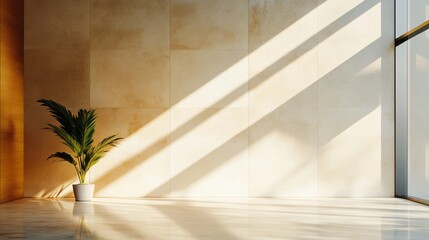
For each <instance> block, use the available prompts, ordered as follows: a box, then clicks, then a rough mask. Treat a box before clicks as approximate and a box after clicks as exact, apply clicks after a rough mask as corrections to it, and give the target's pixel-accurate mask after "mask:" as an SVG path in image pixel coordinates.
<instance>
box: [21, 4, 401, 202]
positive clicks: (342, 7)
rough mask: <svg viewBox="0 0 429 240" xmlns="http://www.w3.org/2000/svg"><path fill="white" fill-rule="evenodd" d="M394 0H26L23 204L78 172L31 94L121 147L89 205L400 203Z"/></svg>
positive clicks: (102, 167) (106, 162)
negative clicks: (62, 156) (80, 112)
mask: <svg viewBox="0 0 429 240" xmlns="http://www.w3.org/2000/svg"><path fill="white" fill-rule="evenodd" d="M392 44H393V4H392V2H391V1H390V0H352V1H342V0H122V1H116V0H55V1H53V0H25V90H26V102H25V103H26V110H25V111H26V112H25V113H26V120H25V127H26V129H25V130H26V135H25V136H26V139H25V151H26V152H25V153H26V154H25V164H26V165H25V170H26V171H25V180H26V181H25V195H26V196H37V197H40V196H56V195H58V196H67V195H70V193H71V187H70V186H67V184H70V183H71V182H72V181H73V177H74V175H73V168H72V167H71V166H67V165H66V164H64V163H49V162H46V161H45V160H44V159H45V158H46V156H48V155H49V153H51V152H53V151H57V150H59V149H62V147H61V146H60V144H59V143H58V141H57V140H56V139H55V138H54V136H52V135H51V134H50V133H48V132H46V131H42V130H40V129H41V128H42V127H43V124H44V123H46V122H48V121H50V118H49V116H48V114H47V113H46V111H44V110H43V109H41V107H39V106H37V104H36V102H35V101H36V100H37V99H38V98H41V97H44V98H53V99H56V100H58V101H60V102H63V103H64V104H66V105H67V106H69V107H71V108H73V109H76V108H87V107H90V108H97V109H98V115H99V119H98V125H97V139H100V138H101V137H102V136H105V135H109V134H114V133H119V134H120V135H121V136H123V137H124V138H125V139H124V141H123V142H122V144H121V145H120V146H118V147H117V148H116V149H114V150H112V151H111V152H110V153H109V154H108V155H107V156H106V158H105V159H103V160H102V161H101V162H100V163H99V164H98V165H96V166H95V167H94V168H93V169H92V170H91V172H90V176H89V177H90V179H91V181H92V182H95V183H96V196H112V197H144V196H150V197H157V196H161V197H290V196H293V197H304V196H361V197H364V196H392V195H393V184H394V181H393V166H394V165H393V164H394V162H393V45H392Z"/></svg>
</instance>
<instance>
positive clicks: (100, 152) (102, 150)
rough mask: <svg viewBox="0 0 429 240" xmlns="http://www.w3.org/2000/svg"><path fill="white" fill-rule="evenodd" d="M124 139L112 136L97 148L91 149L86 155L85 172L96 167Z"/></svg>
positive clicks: (102, 141)
mask: <svg viewBox="0 0 429 240" xmlns="http://www.w3.org/2000/svg"><path fill="white" fill-rule="evenodd" d="M121 139H122V138H120V137H117V135H112V136H109V137H106V138H105V139H103V140H101V142H99V143H98V144H97V146H95V147H91V149H90V150H89V151H88V153H87V154H86V155H85V158H84V162H85V170H86V171H88V170H89V169H90V168H91V167H92V166H94V165H95V164H96V163H97V162H98V161H99V160H100V159H101V158H103V157H104V155H105V154H106V153H107V152H108V151H109V150H110V149H111V148H112V147H114V146H116V145H117V144H118V143H119V141H120V140H121Z"/></svg>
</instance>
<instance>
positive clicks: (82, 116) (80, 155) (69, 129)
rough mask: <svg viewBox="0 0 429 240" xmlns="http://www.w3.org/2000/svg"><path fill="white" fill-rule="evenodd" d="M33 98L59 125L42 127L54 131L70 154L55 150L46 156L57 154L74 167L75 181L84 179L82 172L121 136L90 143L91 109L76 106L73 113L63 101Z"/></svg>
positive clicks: (93, 124) (92, 111) (93, 120)
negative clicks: (76, 109) (36, 99)
mask: <svg viewBox="0 0 429 240" xmlns="http://www.w3.org/2000/svg"><path fill="white" fill-rule="evenodd" d="M37 102H39V103H40V104H41V106H44V107H46V108H47V109H48V111H49V112H50V113H51V115H52V117H54V118H55V120H57V122H58V123H59V125H54V124H48V126H47V127H46V129H49V130H51V131H52V132H53V133H54V134H55V135H57V136H58V137H59V138H60V139H61V140H62V142H63V144H64V145H66V146H67V147H69V148H70V150H71V152H72V153H71V154H69V153H66V152H56V153H53V154H51V155H50V156H49V157H48V159H51V158H58V159H60V160H62V161H66V162H68V163H70V164H72V165H73V166H74V168H75V170H76V173H77V176H78V178H79V182H80V183H81V184H84V183H85V176H86V174H87V172H88V171H89V169H90V168H91V167H92V166H94V165H95V164H96V163H97V162H98V161H99V160H100V159H101V158H102V157H103V156H104V155H105V154H106V153H107V152H108V151H109V150H110V149H111V148H112V147H114V146H116V145H117V144H118V143H119V141H120V140H121V139H122V138H119V137H117V135H112V136H109V137H106V138H104V139H103V140H101V141H100V142H99V143H98V144H97V145H94V133H95V121H96V119H97V115H96V113H95V110H94V109H92V110H86V109H80V110H79V111H78V112H77V114H73V113H72V112H71V111H70V110H68V109H67V108H66V107H64V106H63V105H61V104H59V103H57V102H55V101H53V100H48V99H39V100H38V101H37Z"/></svg>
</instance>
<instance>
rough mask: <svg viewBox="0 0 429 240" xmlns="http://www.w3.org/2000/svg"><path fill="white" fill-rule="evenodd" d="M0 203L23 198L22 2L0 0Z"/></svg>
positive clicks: (17, 0) (19, 0)
mask: <svg viewBox="0 0 429 240" xmlns="http://www.w3.org/2000/svg"><path fill="white" fill-rule="evenodd" d="M0 36H1V45H0V48H1V54H0V57H1V59H0V62H1V64H0V65H1V72H0V76H1V84H0V106H1V109H0V125H1V138H0V144H1V148H0V203H2V202H7V201H11V200H14V199H17V198H21V197H23V185H24V176H23V175H24V149H23V147H24V89H23V62H24V60H23V59H24V57H23V1H22V0H1V31H0Z"/></svg>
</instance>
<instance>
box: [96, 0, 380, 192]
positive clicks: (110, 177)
mask: <svg viewBox="0 0 429 240" xmlns="http://www.w3.org/2000/svg"><path fill="white" fill-rule="evenodd" d="M378 2H379V1H364V2H363V3H361V4H360V5H358V6H357V7H356V8H354V9H352V10H350V11H349V12H348V13H346V14H345V15H343V16H342V17H340V18H338V19H337V20H335V21H334V22H333V23H332V24H330V25H329V26H327V27H325V28H324V29H322V30H320V31H319V32H318V33H317V34H316V35H315V36H313V37H311V38H310V39H308V40H307V41H305V42H304V43H303V44H301V45H300V46H299V48H296V49H295V50H293V51H292V52H290V53H288V54H287V55H285V56H284V57H283V58H281V59H280V60H278V61H277V62H276V63H274V64H273V65H271V66H270V67H269V68H267V69H266V70H264V71H263V72H262V73H260V74H258V75H257V76H256V77H254V78H252V79H250V84H249V86H251V87H250V88H255V87H257V86H258V85H259V84H261V83H262V82H263V79H264V78H265V79H266V78H267V77H269V76H270V75H272V74H274V73H275V72H277V71H278V70H280V69H282V68H283V67H285V66H286V65H287V64H288V63H290V62H293V61H294V60H296V59H297V58H298V57H299V56H301V55H302V54H304V53H305V51H307V50H304V51H303V49H308V50H310V49H312V48H314V47H316V46H317V44H318V43H319V42H320V41H323V40H324V39H326V38H328V37H329V36H331V35H332V34H334V33H335V32H336V31H337V30H339V29H341V28H342V27H344V26H346V25H347V24H348V23H350V22H351V21H353V20H354V19H356V18H357V17H359V16H360V15H361V14H363V13H365V12H366V11H368V10H369V9H370V8H371V7H373V6H374V5H375V4H377V3H378ZM379 47H380V46H378V45H377V42H375V43H373V44H371V47H370V48H367V49H371V50H369V51H373V50H377V49H379ZM369 51H363V52H365V53H368V52H369ZM369 55H370V56H371V55H374V54H369ZM359 56H360V55H358V54H357V57H359ZM375 57H377V58H378V57H380V56H375ZM354 58H355V57H354ZM360 58H367V56H365V55H362V57H359V58H358V59H360ZM355 59H356V58H355ZM360 60H361V59H360ZM364 62H365V63H367V64H369V63H370V62H368V61H364ZM356 63H358V64H359V63H360V62H358V61H356ZM353 64H355V63H353ZM342 66H343V67H342V68H345V67H344V64H343V65H342ZM345 66H347V65H345ZM354 67H356V66H354ZM354 67H353V68H354ZM362 67H364V66H362ZM336 70H338V69H334V70H333V71H332V72H333V73H332V74H334V73H335V71H336ZM352 74H353V73H350V75H352ZM261 76H263V77H261ZM326 79H327V78H326ZM320 81H323V79H320V80H319V82H320ZM315 88H316V85H314V86H311V87H309V88H308V89H306V90H305V91H307V92H309V91H311V90H312V89H315ZM243 90H246V86H240V87H239V88H238V89H236V90H234V91H233V92H231V93H230V94H228V95H227V96H226V97H224V98H222V99H220V100H219V101H218V102H219V103H221V105H225V106H226V105H228V104H229V103H231V102H232V101H234V100H235V99H236V98H237V97H238V96H237V94H235V93H236V92H242V91H243ZM300 96H302V97H297V98H296V99H300V98H305V94H300ZM289 102H290V103H289V106H291V104H292V103H294V101H293V100H290V101H289ZM373 102H374V104H379V99H376V100H375V99H374V101H373ZM374 107H375V106H374ZM284 109H287V108H286V107H284ZM211 116H212V115H211V114H210V113H209V112H206V111H205V112H202V113H201V114H198V115H197V117H195V118H194V119H193V120H191V121H190V122H187V123H185V124H184V125H182V126H180V127H179V128H178V129H176V130H174V131H173V133H174V135H176V136H179V137H180V136H181V135H183V134H186V133H187V132H189V131H190V130H192V129H193V128H194V127H195V126H196V125H199V124H201V123H202V122H204V121H205V120H206V119H207V118H209V117H211ZM357 120H358V119H356V121H357ZM244 131H247V130H244ZM241 134H247V133H241ZM233 139H234V138H233ZM175 140H177V139H174V138H172V139H171V142H174V141H175ZM155 145H156V144H154V145H152V146H150V147H149V148H147V149H145V150H143V152H146V151H147V152H153V151H156V150H155V148H154V146H155ZM142 161H144V160H142V159H140V160H132V161H131V162H130V161H128V162H127V165H128V166H129V169H132V168H133V167H135V166H136V165H138V164H140V163H141V162H142ZM126 172H127V170H126V169H121V170H120V171H119V172H118V171H115V172H112V173H108V174H106V175H104V176H102V177H101V178H100V179H98V180H97V186H98V189H102V188H103V187H106V186H107V185H108V184H109V183H111V182H113V181H114V180H115V179H117V178H118V177H119V176H122V175H124V174H126ZM166 184H168V183H166Z"/></svg>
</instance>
